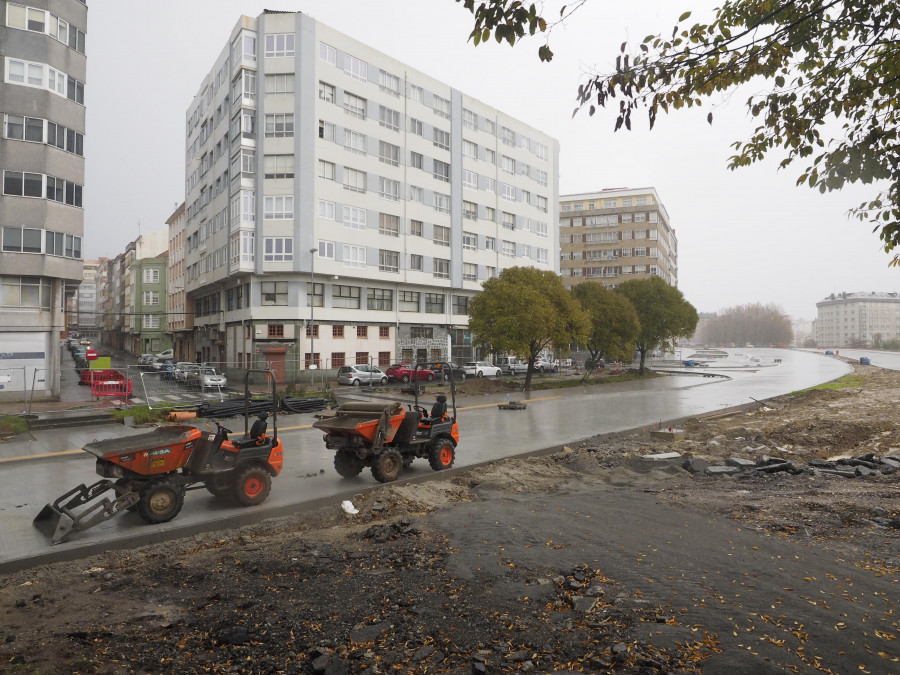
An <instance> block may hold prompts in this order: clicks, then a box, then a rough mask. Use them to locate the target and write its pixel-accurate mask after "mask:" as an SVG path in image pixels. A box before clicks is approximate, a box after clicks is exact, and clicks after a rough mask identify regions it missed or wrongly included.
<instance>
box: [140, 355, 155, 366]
mask: <svg viewBox="0 0 900 675" xmlns="http://www.w3.org/2000/svg"><path fill="white" fill-rule="evenodd" d="M153 356H154V355H153V354H141V356H140V358H138V365H139V366H148V365H150V359H152V358H153Z"/></svg>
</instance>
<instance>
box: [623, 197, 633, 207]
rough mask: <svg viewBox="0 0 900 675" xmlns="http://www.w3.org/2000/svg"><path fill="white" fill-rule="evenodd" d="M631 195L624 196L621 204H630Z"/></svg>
mask: <svg viewBox="0 0 900 675" xmlns="http://www.w3.org/2000/svg"><path fill="white" fill-rule="evenodd" d="M631 205H632V204H631V197H625V198H623V199H622V206H631Z"/></svg>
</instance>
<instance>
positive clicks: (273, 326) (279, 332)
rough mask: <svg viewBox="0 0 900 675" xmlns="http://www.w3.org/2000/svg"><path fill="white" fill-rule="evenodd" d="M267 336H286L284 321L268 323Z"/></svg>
mask: <svg viewBox="0 0 900 675" xmlns="http://www.w3.org/2000/svg"><path fill="white" fill-rule="evenodd" d="M266 336H267V337H269V338H283V337H284V324H283V323H270V324H266Z"/></svg>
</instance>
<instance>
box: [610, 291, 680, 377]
mask: <svg viewBox="0 0 900 675" xmlns="http://www.w3.org/2000/svg"><path fill="white" fill-rule="evenodd" d="M615 292H616V293H621V294H622V295H624V296H625V297H626V298H628V299H629V300H631V304H632V305H634V309H635V311H637V315H638V320H639V321H640V323H641V330H640V332H639V333H638V337H637V340H636V341H635V347H636V348H637V350H638V351H639V352H640V354H641V368H640V372H641V375H643V374H644V361H645V360H646V357H647V352H651V351H653V350H654V349H658V348H660V347H664V348H674V342H675V340H676V339H677V338H680V337H687V336H688V335H692V334H693V332H694V329H695V328H696V327H697V320H698V316H697V310H696V309H694V306H693V305H692V304H691V303H689V302H688V301H687V300H685V299H684V296H683V295H682V294H681V291H679V290H678V289H677V288H675V287H674V286H669V284H667V283H666V282H665V281H663V280H662V279H660V278H659V277H650V278H649V279H630V280H629V281H625V282H623V283H621V284H619V285H618V286H617V287H616V289H615Z"/></svg>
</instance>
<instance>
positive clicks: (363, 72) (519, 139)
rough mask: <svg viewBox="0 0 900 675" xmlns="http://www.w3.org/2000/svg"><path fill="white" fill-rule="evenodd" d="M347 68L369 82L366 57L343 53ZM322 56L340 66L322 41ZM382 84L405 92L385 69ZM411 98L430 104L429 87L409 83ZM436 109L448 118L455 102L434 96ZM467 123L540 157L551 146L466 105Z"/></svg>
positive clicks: (334, 53) (398, 92) (380, 77)
mask: <svg viewBox="0 0 900 675" xmlns="http://www.w3.org/2000/svg"><path fill="white" fill-rule="evenodd" d="M342 56H343V63H342V66H343V70H344V73H345V74H346V75H348V76H349V77H351V78H352V79H354V80H359V81H360V82H369V75H368V64H367V63H366V62H365V61H363V60H362V59H359V58H356V57H355V56H352V55H350V54H347V53H344V54H343V55H342ZM319 58H321V59H322V60H323V61H325V62H326V63H329V64H331V65H333V66H337V50H336V49H335V48H334V47H332V46H331V45H328V44H326V43H324V42H320V43H319ZM378 86H379V88H380V89H381V90H382V91H386V92H389V93H391V94H393V95H395V96H398V97H399V96H400V95H401V84H400V78H399V77H398V76H396V75H393V74H391V73H389V72H387V71H385V70H383V69H381V70H379V71H378ZM407 98H409V99H411V100H413V101H416V102H418V103H421V104H422V105H426V103H425V99H426V97H425V90H424V89H423V88H422V87H419V86H417V85H414V84H408V85H407ZM431 109H432V112H433V113H434V114H435V115H437V116H439V117H442V118H444V119H451V118H452V105H451V102H450V100H449V99H446V98H443V97H442V96H438V95H437V94H432V95H431ZM462 113H463V125H464V126H466V127H467V128H469V129H473V130H481V131H484V132H486V133H489V134H491V135H494V136H499V138H500V140H501V141H502V142H503V143H504V144H506V145H511V146H516V147H521V148H527V149H529V150H530V151H531V152H533V153H534V154H535V155H536V156H537V157H538V158H539V159H547V157H548V148H547V146H546V145H544V144H543V143H538V142H535V141H532V140H531V139H529V138H528V137H527V136H526V135H525V134H521V133H518V134H517V133H516V132H514V131H513V130H512V129H509V128H508V127H504V126H502V125H498V124H496V123H495V122H494V120H492V119H489V118H487V117H484V116H479V115H478V114H477V113H475V112H474V111H472V110H468V109H466V108H463V111H462Z"/></svg>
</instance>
